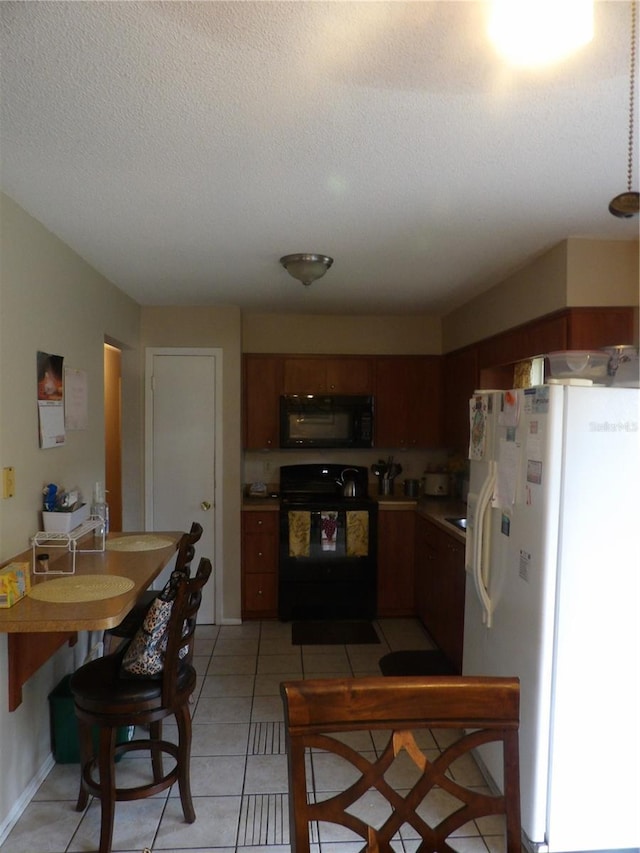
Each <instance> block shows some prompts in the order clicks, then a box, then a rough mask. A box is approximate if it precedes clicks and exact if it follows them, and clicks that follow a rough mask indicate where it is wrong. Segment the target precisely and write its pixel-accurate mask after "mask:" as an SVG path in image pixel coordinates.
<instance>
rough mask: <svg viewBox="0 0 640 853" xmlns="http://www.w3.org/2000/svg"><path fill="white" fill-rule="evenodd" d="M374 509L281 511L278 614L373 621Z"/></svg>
mask: <svg viewBox="0 0 640 853" xmlns="http://www.w3.org/2000/svg"><path fill="white" fill-rule="evenodd" d="M376 528H377V505H376V504H375V503H371V502H369V501H367V502H354V503H351V502H349V504H348V505H346V506H345V504H341V505H339V504H335V505H331V506H323V507H322V508H320V507H319V506H318V505H313V506H287V507H283V508H282V509H281V510H280V565H279V582H278V591H279V594H278V615H279V617H280V618H281V619H283V620H289V619H372V618H374V617H375V613H376V584H377V580H376V578H377V552H376V541H377V529H376Z"/></svg>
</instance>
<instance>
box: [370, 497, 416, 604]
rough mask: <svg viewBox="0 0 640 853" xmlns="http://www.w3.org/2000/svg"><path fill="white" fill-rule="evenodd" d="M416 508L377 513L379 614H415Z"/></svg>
mask: <svg viewBox="0 0 640 853" xmlns="http://www.w3.org/2000/svg"><path fill="white" fill-rule="evenodd" d="M415 519H416V514H415V510H413V509H411V510H407V511H404V510H382V509H381V510H380V511H379V512H378V615H379V616H411V615H413V614H414V613H415V594H414V580H413V578H414V554H415V550H414V548H415V542H414V537H415Z"/></svg>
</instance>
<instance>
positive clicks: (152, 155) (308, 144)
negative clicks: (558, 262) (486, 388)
mask: <svg viewBox="0 0 640 853" xmlns="http://www.w3.org/2000/svg"><path fill="white" fill-rule="evenodd" d="M485 13H486V6H485V4H483V3H479V2H471V1H470V2H446V0H441V2H409V3H403V2H327V3H324V2H303V0H298V2H202V3H200V2H167V3H161V2H96V0H93V1H92V2H2V3H0V22H1V37H2V41H1V48H2V58H1V59H0V73H1V79H0V83H1V86H2V89H1V94H2V105H1V114H0V133H1V137H0V145H1V147H0V152H1V186H2V189H3V190H4V191H5V192H6V193H7V194H8V195H9V196H10V197H12V198H13V199H14V200H15V201H17V202H18V203H19V204H20V205H21V206H22V207H24V208H25V209H26V210H27V211H28V212H29V213H30V214H31V215H32V216H34V217H35V218H36V219H38V220H40V221H41V222H42V223H43V224H44V225H45V226H46V227H47V228H49V229H50V230H51V231H52V232H54V233H55V234H56V235H58V236H59V237H60V238H61V239H62V240H64V241H65V242H66V243H67V244H68V245H69V246H71V247H72V248H73V249H74V250H75V251H76V252H77V253H78V254H80V255H81V256H82V257H84V258H85V259H86V260H87V261H88V262H89V263H91V264H92V265H93V266H94V267H95V268H96V269H98V270H99V271H100V272H101V273H103V274H104V275H105V276H107V277H108V278H109V279H110V280H111V281H113V282H114V283H115V284H117V285H118V286H119V287H120V288H121V289H122V290H124V291H125V292H126V293H128V294H130V295H131V296H132V297H133V298H134V299H135V300H137V301H138V302H140V303H141V304H145V305H172V304H175V305H178V304H179V305H212V304H216V303H220V304H236V305H240V306H241V307H242V308H243V309H244V310H252V311H276V312H281V311H295V312H304V313H339V312H340V313H398V314H400V313H407V312H414V311H435V312H446V311H448V310H450V309H451V308H453V307H455V306H457V305H459V304H460V303H462V302H464V301H465V300H466V299H468V298H469V297H470V296H472V295H474V294H476V293H478V292H480V291H482V290H485V289H487V288H488V287H490V286H492V285H493V284H495V283H496V282H497V281H499V280H501V279H502V278H504V277H505V276H506V275H508V274H509V273H511V272H513V271H514V270H515V269H517V268H518V267H520V266H522V265H523V264H524V263H526V262H527V261H529V260H530V259H531V258H532V257H535V256H536V255H538V254H540V253H541V252H543V251H545V250H546V249H548V248H549V247H550V246H552V245H554V244H555V243H557V242H559V241H561V240H563V239H564V238H566V237H571V236H577V237H593V238H608V239H627V240H628V239H633V238H635V237H637V234H638V220H637V219H636V220H628V221H625V220H619V219H616V218H614V217H613V216H611V214H609V212H608V210H607V205H608V202H609V200H610V199H611V198H612V196H614V195H616V194H618V193H619V192H623V191H624V190H625V189H626V185H627V172H626V167H627V132H628V107H629V70H628V68H629V20H630V17H629V4H628V3H627V2H597V3H596V11H595V28H596V35H595V39H594V41H593V42H592V43H591V44H590V45H589V46H588V47H586V48H584V49H583V50H582V51H581V52H580V53H579V54H577V55H576V56H575V57H573V58H572V59H570V60H568V61H565V62H564V63H563V64H562V65H561V66H556V67H555V68H553V69H552V70H549V69H547V70H543V71H538V72H535V73H534V72H531V71H514V70H510V69H508V68H506V67H504V65H503V64H502V63H501V62H500V61H499V59H498V58H497V56H496V55H495V54H494V52H493V50H492V48H491V47H490V45H489V44H488V43H487V39H486V37H485V33H484V27H485ZM634 189H637V186H634ZM291 252H321V253H325V254H329V255H331V256H332V257H334V258H335V263H334V265H333V267H332V268H331V270H330V271H329V272H328V273H327V274H326V276H325V277H324V278H323V279H322V281H320V282H317V283H316V284H314V285H312V286H311V287H309V288H305V287H303V286H302V285H301V284H299V283H298V282H296V281H294V280H293V279H292V278H290V276H289V275H288V274H287V273H286V272H285V271H284V269H282V267H281V266H280V265H279V263H278V259H279V257H280V256H281V255H283V254H287V253H291Z"/></svg>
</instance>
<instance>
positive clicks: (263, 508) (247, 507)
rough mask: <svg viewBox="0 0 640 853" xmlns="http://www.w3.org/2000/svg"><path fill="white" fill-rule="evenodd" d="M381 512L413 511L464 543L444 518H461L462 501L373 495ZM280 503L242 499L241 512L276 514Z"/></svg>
mask: <svg viewBox="0 0 640 853" xmlns="http://www.w3.org/2000/svg"><path fill="white" fill-rule="evenodd" d="M373 499H374V500H376V501H377V503H378V508H379V510H380V511H381V512H394V511H397V512H400V511H406V510H408V509H412V508H413V509H415V510H416V511H417V513H418V515H421V516H423V517H424V518H427V519H429V521H432V522H433V523H434V524H437V525H438V527H441V528H442V529H443V530H444V531H445V532H446V533H448V534H449V535H451V536H453V537H454V538H455V539H457V540H458V541H459V542H464V541H465V533H464V531H462V530H459V529H458V528H457V527H455V526H454V525H453V524H449V522H448V521H446V520H445V519H446V518H461V517H464V516H466V514H467V505H466V504H465V503H464V502H462V501H455V500H450V499H448V498H446V499H445V498H419V499H418V498H408V497H405V496H404V495H373ZM279 509H280V501H279V500H278V498H249V497H244V498H243V499H242V510H243V511H244V512H247V511H248V512H252V511H253V512H278V510H279Z"/></svg>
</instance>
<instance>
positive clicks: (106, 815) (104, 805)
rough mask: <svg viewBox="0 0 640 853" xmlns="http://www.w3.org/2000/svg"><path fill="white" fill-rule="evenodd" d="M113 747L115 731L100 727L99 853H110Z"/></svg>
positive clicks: (114, 799)
mask: <svg viewBox="0 0 640 853" xmlns="http://www.w3.org/2000/svg"><path fill="white" fill-rule="evenodd" d="M115 746H116V729H115V728H114V727H113V726H101V727H100V745H99V752H98V769H99V773H100V850H99V853H111V843H112V838H113V824H114V819H115V812H116V766H115V755H114V752H115Z"/></svg>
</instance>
